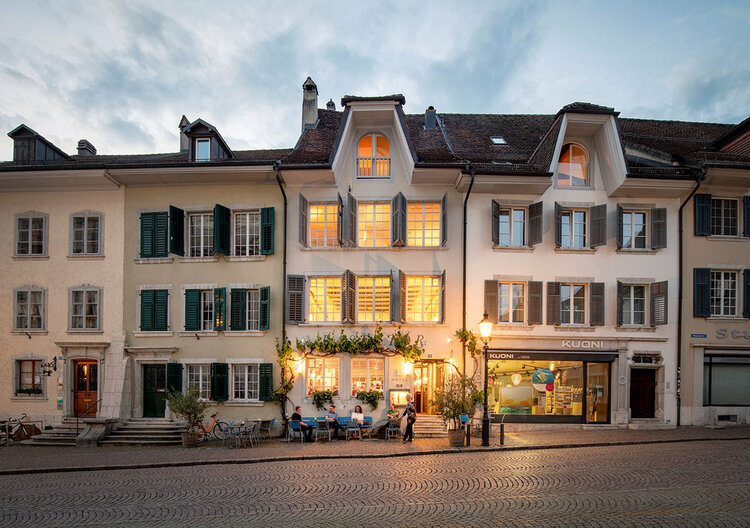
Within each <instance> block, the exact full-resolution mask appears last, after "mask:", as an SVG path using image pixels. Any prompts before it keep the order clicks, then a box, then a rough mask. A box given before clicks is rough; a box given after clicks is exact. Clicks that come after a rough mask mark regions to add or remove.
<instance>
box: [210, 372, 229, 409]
mask: <svg viewBox="0 0 750 528" xmlns="http://www.w3.org/2000/svg"><path fill="white" fill-rule="evenodd" d="M211 399H212V400H213V401H227V400H228V399H229V364H228V363H211Z"/></svg>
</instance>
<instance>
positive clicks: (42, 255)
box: [13, 211, 49, 259]
mask: <svg viewBox="0 0 750 528" xmlns="http://www.w3.org/2000/svg"><path fill="white" fill-rule="evenodd" d="M20 218H43V219H44V232H43V238H42V247H43V251H42V252H41V253H40V254H23V253H18V220H19V219H20ZM29 250H31V248H29ZM13 257H14V258H17V259H34V258H39V259H41V258H49V214H47V213H42V212H39V211H25V212H23V213H17V214H16V215H15V216H14V217H13Z"/></svg>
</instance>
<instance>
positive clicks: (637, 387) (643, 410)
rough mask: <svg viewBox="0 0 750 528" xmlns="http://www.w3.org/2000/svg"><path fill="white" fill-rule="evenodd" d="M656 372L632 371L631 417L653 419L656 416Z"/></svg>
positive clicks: (647, 370) (650, 370)
mask: <svg viewBox="0 0 750 528" xmlns="http://www.w3.org/2000/svg"><path fill="white" fill-rule="evenodd" d="M655 413H656V370H654V369H631V370H630V417H631V418H653V417H654V416H655V415H656V414H655Z"/></svg>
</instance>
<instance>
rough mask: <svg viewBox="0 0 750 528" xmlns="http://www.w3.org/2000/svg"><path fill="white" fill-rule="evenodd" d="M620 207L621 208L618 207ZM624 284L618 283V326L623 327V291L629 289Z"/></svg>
mask: <svg viewBox="0 0 750 528" xmlns="http://www.w3.org/2000/svg"><path fill="white" fill-rule="evenodd" d="M618 207H619V206H618ZM627 287H628V286H625V285H624V284H623V283H622V282H620V281H617V326H622V298H623V290H624V289H625V288H627Z"/></svg>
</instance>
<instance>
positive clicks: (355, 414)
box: [352, 405, 365, 425]
mask: <svg viewBox="0 0 750 528" xmlns="http://www.w3.org/2000/svg"><path fill="white" fill-rule="evenodd" d="M352 420H354V421H355V422H357V423H358V424H359V425H362V424H363V423H364V421H365V414H364V413H363V412H362V406H361V405H357V406H355V407H354V410H353V411H352Z"/></svg>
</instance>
